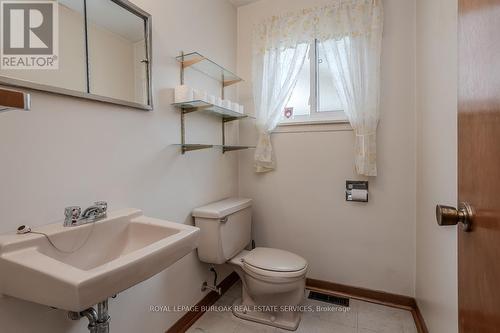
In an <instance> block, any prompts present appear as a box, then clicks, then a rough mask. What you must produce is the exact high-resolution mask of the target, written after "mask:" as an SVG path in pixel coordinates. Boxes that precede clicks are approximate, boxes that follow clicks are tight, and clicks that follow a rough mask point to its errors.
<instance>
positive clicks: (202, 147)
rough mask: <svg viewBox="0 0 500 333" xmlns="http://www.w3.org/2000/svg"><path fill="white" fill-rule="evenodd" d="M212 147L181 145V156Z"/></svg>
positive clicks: (211, 146)
mask: <svg viewBox="0 0 500 333" xmlns="http://www.w3.org/2000/svg"><path fill="white" fill-rule="evenodd" d="M213 147H214V146H213V145H182V154H185V153H186V152H188V151H193V150H200V149H209V148H213Z"/></svg>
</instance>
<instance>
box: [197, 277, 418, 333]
mask: <svg viewBox="0 0 500 333" xmlns="http://www.w3.org/2000/svg"><path fill="white" fill-rule="evenodd" d="M238 297H241V282H239V283H238V284H237V285H235V286H233V287H232V288H231V289H229V290H228V291H227V292H226V294H224V295H223V296H222V297H221V298H220V299H219V300H218V301H217V303H216V305H219V306H230V305H232V303H233V302H234V300H235V299H236V298H238ZM304 304H305V305H311V306H312V307H313V309H314V310H317V307H321V308H322V309H323V310H329V311H313V312H304V313H303V314H302V320H301V323H300V325H299V328H298V329H297V331H295V332H296V333H417V329H416V327H415V322H414V320H413V316H412V314H411V312H410V311H406V310H402V309H397V308H392V307H387V306H383V305H379V304H373V303H368V302H362V301H358V300H352V299H351V300H350V308H349V311H333V310H334V309H335V308H336V306H335V305H333V304H330V303H325V302H320V301H315V300H310V299H308V298H305V299H304ZM253 332H258V333H290V331H287V330H282V329H278V328H274V327H272V326H268V325H263V324H259V323H254V322H251V321H248V320H243V319H240V318H237V317H235V316H234V315H233V314H232V313H231V312H230V311H228V312H209V313H205V314H204V315H203V316H202V317H201V318H200V319H198V321H197V322H196V323H195V324H194V325H193V326H192V327H191V328H190V329H189V330H188V333H253Z"/></svg>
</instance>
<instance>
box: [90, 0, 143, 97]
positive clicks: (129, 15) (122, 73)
mask: <svg viewBox="0 0 500 333" xmlns="http://www.w3.org/2000/svg"><path fill="white" fill-rule="evenodd" d="M87 32H88V37H87V38H88V40H87V43H88V53H89V54H88V57H89V62H88V66H89V92H90V93H91V94H94V95H99V96H105V97H110V98H114V99H119V100H124V101H128V102H132V103H139V104H149V101H148V61H147V59H148V57H147V56H148V55H147V48H146V35H147V34H146V21H145V19H144V18H143V17H140V16H138V15H136V14H135V13H134V12H132V11H130V10H127V9H125V8H124V7H122V6H120V5H119V4H117V3H115V2H113V1H103V0H87Z"/></svg>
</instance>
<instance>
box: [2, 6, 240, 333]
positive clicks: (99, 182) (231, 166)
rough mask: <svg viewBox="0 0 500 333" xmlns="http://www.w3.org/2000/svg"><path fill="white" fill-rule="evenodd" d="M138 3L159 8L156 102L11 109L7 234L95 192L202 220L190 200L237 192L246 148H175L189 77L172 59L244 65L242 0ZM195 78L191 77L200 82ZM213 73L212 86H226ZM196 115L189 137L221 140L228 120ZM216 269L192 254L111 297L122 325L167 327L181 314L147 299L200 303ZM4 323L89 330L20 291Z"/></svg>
mask: <svg viewBox="0 0 500 333" xmlns="http://www.w3.org/2000/svg"><path fill="white" fill-rule="evenodd" d="M134 2H135V3H136V4H137V5H138V6H140V7H142V8H143V9H144V10H146V11H148V12H149V13H151V14H153V50H154V51H153V52H154V55H153V56H154V64H153V73H154V77H153V78H154V94H153V95H154V99H155V100H154V102H155V110H154V112H145V111H139V110H134V109H128V108H125V107H121V106H113V105H110V104H103V103H97V102H92V101H85V100H80V99H76V98H71V97H62V96H58V95H53V94H46V93H41V92H33V95H32V102H33V108H32V111H31V112H16V111H13V112H8V113H3V114H2V115H1V116H0V155H1V156H2V159H1V164H0V232H8V231H13V230H15V228H16V227H17V226H18V225H20V224H30V225H32V226H36V225H42V224H47V223H50V222H52V221H56V220H60V219H61V217H62V213H63V209H64V207H65V206H68V205H75V204H76V205H82V206H86V205H88V204H90V203H92V202H93V201H95V200H107V201H108V202H109V205H110V209H111V210H115V209H119V208H124V207H137V208H142V209H144V212H145V214H146V215H149V216H153V217H158V218H165V219H168V220H171V221H175V222H179V223H192V221H191V218H190V212H191V210H192V208H194V207H196V206H199V205H202V204H205V203H207V202H210V201H214V200H218V199H221V198H224V197H227V196H230V195H235V194H236V193H237V186H238V181H237V177H238V162H237V154H231V153H229V154H225V155H222V154H221V153H220V151H216V150H206V151H199V152H193V153H190V154H187V155H184V156H182V155H181V154H180V152H179V148H178V147H173V146H172V144H173V143H178V142H180V120H179V119H180V117H179V111H178V110H175V109H173V108H172V107H171V106H170V103H171V102H172V100H173V93H172V88H173V87H174V86H175V85H177V84H178V81H179V66H178V64H177V62H176V61H175V60H174V59H173V58H174V57H175V56H177V55H178V54H179V52H180V51H181V50H186V51H193V50H198V51H200V52H202V53H203V54H205V55H207V56H211V57H213V58H214V59H216V60H218V61H219V62H221V63H222V64H224V65H227V66H228V67H229V68H232V69H234V68H235V67H236V55H235V49H236V9H235V8H234V7H233V6H232V5H231V4H230V3H229V2H228V1H227V0H211V1H206V0H170V1H156V0H136V1H134ZM194 76H195V74H193V73H189V74H188V75H187V79H188V80H190V79H191V81H188V82H192V83H193V84H196V83H197V82H196V81H193V80H192V79H194ZM208 81H209V80H206V81H204V82H205V83H206V85H205V87H207V88H210V89H211V90H212V91H214V92H217V91H219V90H218V88H217V87H216V85H215V83H211V82H208ZM233 94H234V92H233ZM229 95H230V96H231V94H229ZM188 121H189V123H188V125H187V130H188V133H189V137H188V140H190V141H191V142H195V140H197V139H199V140H200V141H201V140H204V142H218V141H219V140H220V136H221V134H220V120H219V119H216V118H212V117H208V116H205V115H201V114H192V115H189V120H188ZM234 132H237V131H236V130H234ZM226 273H227V271H226ZM207 274H208V272H207V267H206V266H205V265H202V264H200V263H199V261H198V258H197V256H196V254H195V253H194V252H193V253H192V254H190V255H188V256H187V257H185V258H183V259H182V260H181V261H179V262H178V263H176V264H174V265H173V266H171V267H170V268H169V269H167V270H165V271H164V272H162V273H160V274H158V275H157V276H155V277H153V278H151V279H149V280H147V281H145V282H143V283H141V284H139V285H137V286H135V287H133V288H131V289H129V290H127V291H125V292H123V293H121V294H119V295H118V298H117V299H114V300H111V301H110V315H111V318H112V319H111V320H112V321H111V327H112V331H113V332H123V333H135V332H164V331H165V330H166V329H167V328H168V327H169V326H171V325H172V324H173V323H174V322H175V321H176V320H177V319H178V318H180V316H182V314H183V313H151V312H149V306H150V305H186V304H187V305H192V304H195V303H196V302H197V301H199V300H200V299H201V298H202V296H203V294H202V293H201V292H200V286H201V283H202V282H203V281H204V280H205V279H206V277H207ZM222 275H223V276H222V277H224V274H222ZM0 323H1V329H0V330H1V331H2V332H50V333H57V332H71V333H77V332H80V333H84V332H88V331H87V329H86V325H87V323H86V322H85V320H82V321H80V322H72V321H69V320H68V319H67V318H66V313H65V312H64V311H61V310H53V309H50V308H48V307H45V306H41V305H37V304H32V303H28V302H24V301H21V300H17V299H13V298H10V297H4V298H1V299H0Z"/></svg>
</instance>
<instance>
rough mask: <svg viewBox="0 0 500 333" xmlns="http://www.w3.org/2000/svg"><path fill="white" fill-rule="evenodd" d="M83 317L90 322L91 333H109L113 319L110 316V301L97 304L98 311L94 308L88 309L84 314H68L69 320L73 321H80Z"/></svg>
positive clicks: (71, 312)
mask: <svg viewBox="0 0 500 333" xmlns="http://www.w3.org/2000/svg"><path fill="white" fill-rule="evenodd" d="M83 317H85V318H87V320H88V321H89V326H87V327H88V329H89V332H90V333H109V322H110V319H111V318H110V317H109V315H108V300H105V301H103V302H101V303H99V304H97V311H96V309H94V308H88V309H87V310H83V311H82V312H73V311H69V312H68V318H69V319H71V320H80V319H81V318H83Z"/></svg>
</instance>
